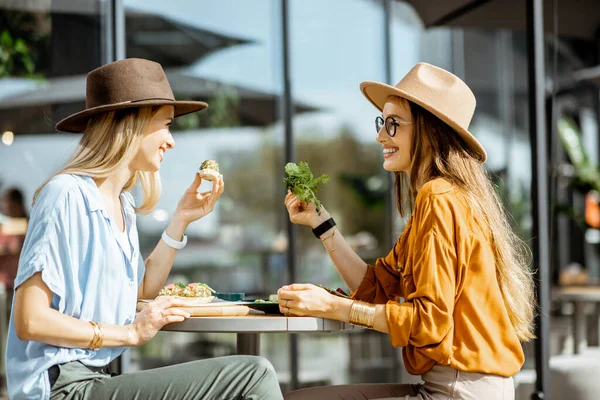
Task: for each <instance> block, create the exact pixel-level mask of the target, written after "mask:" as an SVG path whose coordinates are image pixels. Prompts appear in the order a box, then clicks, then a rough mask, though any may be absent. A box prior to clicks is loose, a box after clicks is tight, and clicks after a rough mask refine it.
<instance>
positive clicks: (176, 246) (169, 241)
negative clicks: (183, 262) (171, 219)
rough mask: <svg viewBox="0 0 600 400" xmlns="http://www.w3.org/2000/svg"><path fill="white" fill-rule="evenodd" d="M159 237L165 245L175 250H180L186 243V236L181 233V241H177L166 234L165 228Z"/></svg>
mask: <svg viewBox="0 0 600 400" xmlns="http://www.w3.org/2000/svg"><path fill="white" fill-rule="evenodd" d="M161 238H162V240H163V241H164V242H165V243H166V244H167V246H170V247H172V248H174V249H175V250H181V249H183V248H184V247H185V245H186V244H187V236H185V235H183V239H182V240H181V242H178V241H177V240H175V239H173V238H172V237H170V236H169V235H167V230H166V229H165V230H164V231H163V233H162V236H161Z"/></svg>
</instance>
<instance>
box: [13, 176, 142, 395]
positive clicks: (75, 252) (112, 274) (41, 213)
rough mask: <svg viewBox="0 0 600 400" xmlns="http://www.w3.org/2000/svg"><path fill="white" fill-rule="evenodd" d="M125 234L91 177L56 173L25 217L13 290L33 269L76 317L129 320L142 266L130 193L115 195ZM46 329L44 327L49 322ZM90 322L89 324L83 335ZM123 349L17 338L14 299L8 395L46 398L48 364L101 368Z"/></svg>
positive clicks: (55, 300)
mask: <svg viewBox="0 0 600 400" xmlns="http://www.w3.org/2000/svg"><path fill="white" fill-rule="evenodd" d="M121 204H122V205H123V212H124V215H125V223H126V228H125V233H126V234H125V233H122V232H120V231H119V229H118V227H117V225H116V224H115V222H114V220H113V219H112V217H111V216H110V215H109V213H108V212H107V211H106V209H105V208H104V203H103V200H102V197H101V195H100V191H99V190H98V187H97V186H96V184H95V183H94V181H93V180H92V179H91V178H90V177H84V176H77V175H64V174H63V175H58V176H56V177H55V178H53V179H52V180H51V181H50V182H49V183H48V184H46V186H45V187H44V188H43V190H42V191H41V193H40V195H39V197H38V199H37V202H36V204H35V206H34V207H33V210H32V213H31V218H30V220H29V230H28V232H27V237H26V239H25V244H24V246H23V250H22V252H21V258H20V260H19V270H18V272H17V277H16V279H15V289H16V288H18V287H19V285H21V284H22V283H23V282H25V281H26V280H27V279H28V278H30V277H31V276H32V275H33V274H35V273H37V272H41V274H42V275H41V276H42V279H43V280H44V282H45V283H46V285H48V287H49V288H50V290H52V292H53V293H54V295H53V297H52V304H51V307H52V308H54V309H56V310H58V311H60V312H61V313H63V314H66V315H70V316H72V317H75V318H78V319H81V320H83V321H98V322H99V323H101V324H115V325H126V324H130V323H131V322H132V321H133V320H134V319H135V308H136V301H137V291H138V286H139V285H140V283H141V282H142V279H143V277H144V273H145V265H144V260H143V258H142V257H141V255H140V250H139V239H138V233H137V228H136V219H135V212H134V203H133V198H132V197H131V195H130V194H129V193H126V192H124V193H122V194H121ZM49 329H50V328H49ZM91 333H92V327H91V325H90V339H91ZM124 350H125V348H123V347H115V348H102V349H100V350H98V351H92V350H89V349H69V348H63V347H55V346H51V345H48V344H45V343H41V342H35V341H22V340H20V339H19V338H18V337H17V334H16V332H15V325H14V303H13V313H11V319H10V326H9V332H8V340H7V344H6V366H7V373H6V377H7V383H8V392H9V397H10V398H11V399H12V400H19V399H49V398H50V383H49V380H48V369H49V368H50V367H51V366H53V365H56V364H62V363H66V362H70V361H75V360H79V361H81V362H82V363H83V364H85V365H88V366H93V367H101V366H105V365H107V364H108V363H109V362H111V361H112V360H114V359H115V358H117V357H118V356H119V355H121V353H123V351H124Z"/></svg>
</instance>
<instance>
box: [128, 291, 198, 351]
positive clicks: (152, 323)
mask: <svg viewBox="0 0 600 400" xmlns="http://www.w3.org/2000/svg"><path fill="white" fill-rule="evenodd" d="M185 305H186V303H184V302H182V301H181V300H177V299H175V298H174V297H170V296H160V297H158V298H157V299H156V300H154V301H152V302H151V303H148V304H146V305H145V306H144V307H138V309H141V311H140V312H139V313H138V314H137V316H136V318H135V321H133V323H132V324H131V325H129V329H130V336H131V342H132V346H141V345H143V344H145V343H147V342H148V341H150V339H152V338H153V337H154V336H155V335H156V333H157V332H158V331H159V330H161V329H162V327H163V326H165V325H167V324H171V323H173V322H182V321H184V320H186V319H187V318H189V317H190V314H189V313H188V312H186V311H184V310H182V309H180V308H176V307H180V306H185Z"/></svg>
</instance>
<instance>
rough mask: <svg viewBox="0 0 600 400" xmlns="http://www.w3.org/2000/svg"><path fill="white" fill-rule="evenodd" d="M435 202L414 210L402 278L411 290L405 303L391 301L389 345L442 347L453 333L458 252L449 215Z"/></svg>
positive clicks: (387, 313) (424, 204)
mask: <svg viewBox="0 0 600 400" xmlns="http://www.w3.org/2000/svg"><path fill="white" fill-rule="evenodd" d="M449 213H450V212H449V210H448V209H447V208H446V207H444V205H443V204H439V203H438V202H437V201H436V200H435V199H434V198H430V199H425V200H423V204H421V207H420V209H419V210H417V209H416V210H415V220H414V221H413V224H414V225H413V229H412V231H411V233H410V237H409V246H410V250H409V251H410V254H408V260H407V265H409V268H407V271H406V274H407V275H408V276H406V277H405V279H411V280H412V282H413V283H412V285H414V291H411V292H410V293H408V294H407V295H406V297H405V302H404V303H402V304H400V303H399V302H397V301H389V302H387V304H386V318H387V324H388V329H389V333H390V339H391V342H392V345H394V346H396V347H401V346H406V345H407V344H409V343H410V344H411V345H413V346H415V347H424V346H429V345H435V344H438V343H440V342H441V341H442V340H443V339H444V338H445V337H446V335H448V333H449V332H450V331H451V330H452V326H453V317H452V313H453V311H454V294H455V288H456V251H455V247H454V245H453V233H452V216H451V214H449Z"/></svg>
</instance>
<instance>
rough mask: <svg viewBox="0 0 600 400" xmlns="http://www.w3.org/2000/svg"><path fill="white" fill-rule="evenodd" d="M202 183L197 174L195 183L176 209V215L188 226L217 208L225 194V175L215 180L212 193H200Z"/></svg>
mask: <svg viewBox="0 0 600 400" xmlns="http://www.w3.org/2000/svg"><path fill="white" fill-rule="evenodd" d="M201 183H202V178H200V174H198V173H196V176H195V178H194V182H193V183H192V185H191V186H190V187H189V188H188V189H187V190H186V191H185V193H184V194H183V197H182V198H181V200H179V204H177V208H176V209H175V214H174V215H175V216H177V217H178V218H179V220H181V222H183V223H184V224H186V225H187V224H190V223H191V222H194V221H196V220H198V219H200V218H202V217H204V216H206V215H208V214H209V213H210V212H211V211H212V210H213V208H214V207H215V203H216V202H217V200H218V199H219V197H221V195H222V194H223V190H225V183H224V182H223V175H219V177H218V178H217V179H215V181H214V182H213V187H212V190H211V191H210V192H203V193H198V188H199V187H200V184H201Z"/></svg>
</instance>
